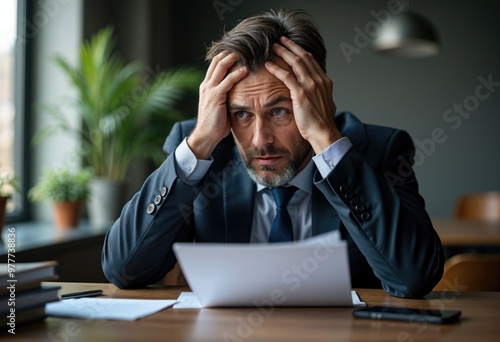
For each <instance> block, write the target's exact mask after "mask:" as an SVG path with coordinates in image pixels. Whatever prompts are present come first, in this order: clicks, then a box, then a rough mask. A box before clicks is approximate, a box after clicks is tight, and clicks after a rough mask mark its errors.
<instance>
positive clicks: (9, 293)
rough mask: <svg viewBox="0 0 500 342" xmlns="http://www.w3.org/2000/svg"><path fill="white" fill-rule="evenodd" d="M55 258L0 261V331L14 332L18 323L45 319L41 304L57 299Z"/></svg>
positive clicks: (43, 308) (57, 287)
mask: <svg viewBox="0 0 500 342" xmlns="http://www.w3.org/2000/svg"><path fill="white" fill-rule="evenodd" d="M56 266H57V262H56V261H43V262H33V263H9V264H0V330H9V331H11V332H15V329H16V327H17V326H18V325H23V324H26V323H30V322H35V321H39V320H42V319H44V318H45V304H46V303H50V302H53V301H57V300H59V297H58V290H59V288H60V287H59V286H46V285H43V286H42V282H44V281H54V280H57V278H58V277H57V274H56V270H55V268H56Z"/></svg>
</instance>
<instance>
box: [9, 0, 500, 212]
mask: <svg viewBox="0 0 500 342" xmlns="http://www.w3.org/2000/svg"><path fill="white" fill-rule="evenodd" d="M18 6H19V7H18ZM389 6H391V1H388V0H352V1H340V0H331V1H322V0H288V1H278V0H265V1H264V0H252V1H250V0H205V1H203V0H197V1H188V0H186V1H173V0H163V1H160V0H120V1H118V0H114V1H112V0H108V1H98V0H86V1H84V0H39V1H29V0H27V1H25V0H17V1H16V0H2V1H1V2H0V17H1V20H0V23H1V24H0V25H2V26H0V27H1V29H2V30H4V31H3V32H7V33H6V34H2V37H1V38H0V40H1V42H0V61H1V63H0V96H1V97H0V158H1V159H0V164H1V165H0V167H1V169H5V170H12V171H13V172H15V173H16V174H18V175H19V176H20V177H21V178H22V182H23V187H24V188H25V189H26V188H29V187H31V186H32V185H33V183H34V182H35V180H36V179H37V178H38V176H39V175H40V172H41V170H42V168H43V167H44V166H46V165H57V164H62V163H67V162H68V158H70V157H68V154H69V153H68V152H71V151H72V150H74V149H76V148H77V147H78V144H79V142H78V139H75V138H74V137H69V136H66V135H63V134H61V135H53V136H51V137H49V138H48V139H45V140H43V141H42V142H41V143H39V144H37V145H33V144H32V143H31V139H32V137H33V135H34V134H35V132H37V131H38V130H39V129H40V128H41V127H44V126H46V125H50V120H51V119H50V117H48V116H47V114H46V113H44V112H43V111H40V110H39V109H38V106H37V104H38V103H58V102H59V101H61V98H62V97H65V96H71V95H72V93H71V92H72V90H71V88H70V87H69V84H68V80H67V79H66V78H65V77H64V76H63V74H62V72H61V71H60V70H59V69H57V68H56V66H55V65H54V63H52V62H51V61H50V59H51V58H52V57H53V56H54V55H56V54H58V55H62V56H64V57H65V58H67V59H68V60H69V61H72V62H74V63H76V62H77V60H78V49H79V46H80V44H81V43H82V42H83V41H86V40H88V39H89V38H90V37H92V36H93V35H94V34H95V33H96V32H97V31H98V30H99V29H101V28H104V27H106V26H109V25H112V26H113V27H114V29H115V37H116V48H115V50H116V52H117V53H119V54H120V55H121V56H122V57H123V58H124V59H125V60H127V61H132V60H140V61H142V62H143V63H144V65H145V66H146V67H145V68H144V72H145V74H147V73H148V72H151V70H153V71H159V70H165V69H166V70H168V69H169V68H171V67H175V66H179V65H194V66H198V67H200V68H201V69H202V70H206V67H207V64H206V62H205V61H204V53H205V51H206V47H207V45H209V44H210V42H211V41H212V40H214V39H217V38H218V37H219V36H220V35H221V33H222V32H223V31H224V30H227V29H230V28H232V27H233V26H234V25H235V24H236V23H237V22H238V20H240V19H242V18H245V17H248V16H250V15H253V14H256V13H258V12H262V11H265V10H268V9H270V8H301V9H304V10H306V11H308V12H309V13H310V14H311V15H312V17H313V19H314V20H315V22H316V23H317V25H318V27H319V29H320V32H321V33H322V35H323V38H324V40H325V42H326V46H327V49H328V55H327V70H328V74H329V76H330V77H331V78H332V79H333V81H334V85H335V89H334V99H335V101H336V103H337V107H338V110H347V111H351V112H352V113H354V114H355V115H356V116H358V117H359V118H360V119H361V120H363V121H364V122H366V123H373V124H378V125H388V126H392V127H397V128H401V129H404V130H406V131H408V132H409V133H410V135H411V136H412V138H413V139H414V141H415V145H416V147H417V154H416V156H415V163H416V165H415V171H416V173H417V178H418V180H419V184H420V190H421V194H422V195H423V197H424V198H425V200H426V205H427V209H428V212H429V213H430V215H431V216H450V215H451V212H452V209H453V205H454V203H455V200H456V198H457V197H458V195H459V194H461V193H465V192H479V191H492V190H497V191H498V190H500V134H499V133H498V131H499V129H500V20H499V13H500V2H498V1H495V0H477V1H461V0H459V1H452V0H441V1H435V0H414V1H410V6H411V9H412V10H413V11H415V12H418V13H420V14H421V15H423V16H425V17H426V18H427V19H428V20H429V21H430V22H432V23H433V24H434V26H435V28H436V30H437V32H438V35H439V39H440V41H441V44H442V48H441V50H440V52H439V54H438V55H436V56H432V57H428V58H398V57H389V56H385V55H381V54H377V53H375V52H373V51H372V50H371V49H370V47H369V46H368V43H369V42H370V40H371V39H372V36H371V32H372V31H371V29H372V28H373V27H374V26H376V25H377V23H378V22H379V21H380V20H382V18H383V13H387V11H388V8H389ZM18 8H20V11H21V12H19V10H18ZM16 25H21V26H23V27H25V28H26V31H25V32H24V33H22V34H21V33H19V32H21V31H15V30H14V28H16V27H20V26H16ZM15 32H17V33H15ZM15 46H17V47H18V49H14V47H15ZM19 47H21V48H22V49H19ZM73 95H74V94H73ZM196 101H197V100H196V99H195V98H193V99H191V100H189V101H185V103H184V106H185V109H186V111H188V112H190V113H192V116H194V115H195V114H196V105H197V103H196ZM65 115H66V116H67V118H69V119H70V120H73V121H78V115H77V114H76V113H75V112H74V109H72V108H68V109H67V111H65ZM167 134H168V130H167V129H166V130H165V137H166V136H167ZM131 144H133V142H131ZM69 162H74V163H78V162H79V161H71V160H70V161H69ZM153 168H154V167H153V166H152V165H151V164H150V163H144V164H141V163H139V164H137V165H134V167H133V169H132V170H131V171H130V173H129V176H128V177H129V178H130V180H131V181H132V182H131V186H130V187H129V190H128V191H129V193H130V194H132V193H134V192H135V191H137V190H138V189H139V186H140V184H142V181H143V180H144V179H145V177H146V176H147V175H148V174H149V173H150V172H151V171H152V169H153ZM130 194H129V195H130ZM47 205H48V204H39V205H36V206H34V205H32V204H30V203H29V201H28V200H27V199H26V197H25V194H17V195H16V201H15V202H13V204H12V206H11V208H10V211H9V216H8V220H11V221H10V222H13V220H18V221H19V220H21V221H22V220H31V219H35V220H39V221H50V220H51V219H52V213H51V212H50V210H48V209H47ZM8 222H9V221H8Z"/></svg>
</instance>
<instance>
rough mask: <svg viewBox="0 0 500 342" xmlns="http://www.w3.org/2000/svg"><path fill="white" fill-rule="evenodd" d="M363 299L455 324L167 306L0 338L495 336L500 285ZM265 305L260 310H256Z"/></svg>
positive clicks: (344, 312) (107, 289)
mask: <svg viewBox="0 0 500 342" xmlns="http://www.w3.org/2000/svg"><path fill="white" fill-rule="evenodd" d="M58 284H59V285H62V290H61V293H67V292H73V291H81V290H88V289H95V288H101V289H103V290H104V294H105V295H106V296H107V297H116V298H161V299H175V298H177V296H178V295H179V293H180V292H181V291H187V290H188V289H187V288H182V287H168V288H149V289H142V290H119V289H117V288H116V287H115V286H113V285H110V284H82V283H80V284H77V283H58ZM358 294H359V295H360V297H361V299H362V300H364V301H365V302H366V303H367V304H368V305H377V304H378V305H393V306H407V307H409V306H411V307H419V308H432V309H460V310H462V316H463V318H462V320H461V322H459V323H456V324H450V325H436V324H426V323H421V322H394V321H376V320H369V319H356V318H353V317H352V314H351V312H352V310H353V309H352V308H264V309H265V310H264V309H262V308H256V307H254V308H219V309H183V310H181V309H178V310H177V309H171V308H170V309H166V310H164V311H161V312H159V313H157V314H154V315H152V316H148V317H146V318H143V319H141V320H138V321H133V322H126V321H97V320H84V319H66V318H55V317H48V318H46V320H45V321H42V322H38V323H34V324H32V325H28V326H24V327H17V328H16V335H15V336H14V335H10V334H8V333H7V332H2V333H0V340H2V341H71V342H74V341H75V342H76V341H85V342H87V341H145V342H146V341H147V342H149V341H327V340H328V341H333V340H335V341H382V340H384V341H429V340H432V341H471V340H474V339H475V340H478V341H497V340H498V336H500V324H498V319H499V317H500V293H495V292H483V293H480V292H468V293H452V292H432V293H431V294H430V295H429V296H427V297H426V298H425V299H418V300H409V299H400V298H395V297H392V296H390V295H388V294H386V293H385V292H384V291H382V290H358ZM261 310H262V311H261Z"/></svg>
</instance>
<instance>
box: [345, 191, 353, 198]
mask: <svg viewBox="0 0 500 342" xmlns="http://www.w3.org/2000/svg"><path fill="white" fill-rule="evenodd" d="M344 197H345V199H348V200H350V199H351V198H353V197H354V194H353V193H352V191H347V192H346V194H345V195H344Z"/></svg>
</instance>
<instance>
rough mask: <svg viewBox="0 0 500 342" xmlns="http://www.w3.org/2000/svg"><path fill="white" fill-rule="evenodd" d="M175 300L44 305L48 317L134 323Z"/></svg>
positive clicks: (106, 300) (102, 300)
mask: <svg viewBox="0 0 500 342" xmlns="http://www.w3.org/2000/svg"><path fill="white" fill-rule="evenodd" d="M176 302H177V301H176V300H157V299H121V298H78V299H65V300H61V301H59V302H54V303H48V304H46V305H45V313H46V314H47V315H48V316H63V317H75V318H86V319H110V320H123V321H134V320H137V319H139V318H143V317H146V316H149V315H152V314H154V313H156V312H159V311H161V310H163V309H166V308H168V307H171V306H172V305H174V304H175V303H176Z"/></svg>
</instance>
